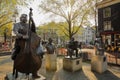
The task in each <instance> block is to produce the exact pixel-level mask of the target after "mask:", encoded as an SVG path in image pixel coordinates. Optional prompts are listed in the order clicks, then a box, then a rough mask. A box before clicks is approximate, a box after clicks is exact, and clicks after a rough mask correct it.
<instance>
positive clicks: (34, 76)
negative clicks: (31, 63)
mask: <svg viewBox="0 0 120 80" xmlns="http://www.w3.org/2000/svg"><path fill="white" fill-rule="evenodd" d="M32 77H33V78H35V79H36V78H40V76H38V75H33V76H32Z"/></svg>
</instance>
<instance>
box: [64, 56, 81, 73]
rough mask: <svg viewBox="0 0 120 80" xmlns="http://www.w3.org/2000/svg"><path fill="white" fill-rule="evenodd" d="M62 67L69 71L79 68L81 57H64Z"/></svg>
mask: <svg viewBox="0 0 120 80" xmlns="http://www.w3.org/2000/svg"><path fill="white" fill-rule="evenodd" d="M63 69H64V70H67V71H71V72H74V71H78V70H81V69H82V58H80V57H79V58H64V59H63Z"/></svg>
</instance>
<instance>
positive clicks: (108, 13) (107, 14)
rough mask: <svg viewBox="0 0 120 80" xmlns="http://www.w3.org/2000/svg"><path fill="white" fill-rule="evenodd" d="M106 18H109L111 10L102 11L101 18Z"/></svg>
mask: <svg viewBox="0 0 120 80" xmlns="http://www.w3.org/2000/svg"><path fill="white" fill-rule="evenodd" d="M108 17H111V8H110V7H108V8H105V9H104V10H103V18H108Z"/></svg>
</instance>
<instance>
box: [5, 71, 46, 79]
mask: <svg viewBox="0 0 120 80" xmlns="http://www.w3.org/2000/svg"><path fill="white" fill-rule="evenodd" d="M38 75H39V76H40V78H36V79H34V78H32V74H30V75H29V76H26V75H25V74H22V73H18V78H16V79H15V76H13V75H12V73H9V74H6V76H5V80H28V79H29V80H46V78H45V77H44V76H43V75H41V74H38Z"/></svg>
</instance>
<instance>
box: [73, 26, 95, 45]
mask: <svg viewBox="0 0 120 80" xmlns="http://www.w3.org/2000/svg"><path fill="white" fill-rule="evenodd" d="M79 32H81V34H79ZM79 32H78V34H76V35H75V36H74V37H75V39H76V40H77V41H79V42H83V43H85V44H86V43H88V44H92V43H94V40H95V30H94V29H93V28H92V27H85V28H84V27H83V28H82V29H80V30H79Z"/></svg>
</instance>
